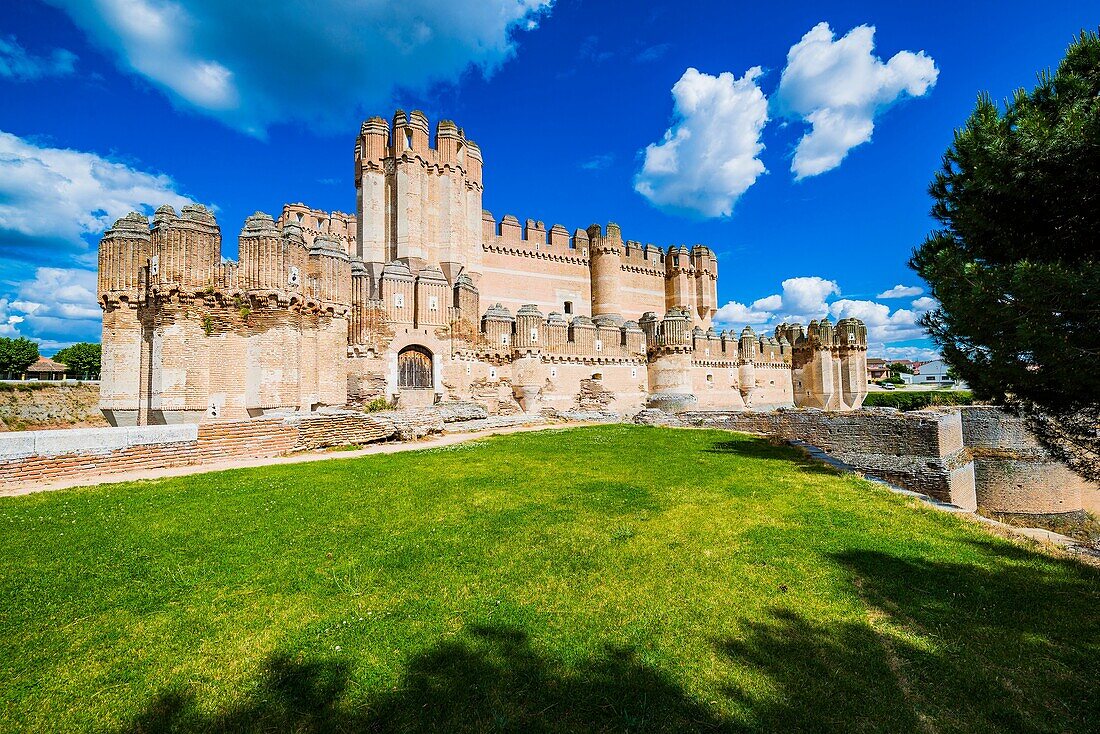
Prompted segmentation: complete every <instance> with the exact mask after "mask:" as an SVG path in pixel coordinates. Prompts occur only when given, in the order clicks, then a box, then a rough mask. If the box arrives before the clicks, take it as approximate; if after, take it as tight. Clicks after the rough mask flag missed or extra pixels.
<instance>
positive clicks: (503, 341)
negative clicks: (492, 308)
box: [500, 334, 509, 347]
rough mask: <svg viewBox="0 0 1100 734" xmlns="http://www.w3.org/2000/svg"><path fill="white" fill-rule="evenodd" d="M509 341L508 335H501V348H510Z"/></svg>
mask: <svg viewBox="0 0 1100 734" xmlns="http://www.w3.org/2000/svg"><path fill="white" fill-rule="evenodd" d="M508 341H509V338H508V335H507V334H501V335H500V346H502V347H506V346H508Z"/></svg>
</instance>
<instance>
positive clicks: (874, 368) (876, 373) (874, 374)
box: [867, 359, 890, 382]
mask: <svg viewBox="0 0 1100 734" xmlns="http://www.w3.org/2000/svg"><path fill="white" fill-rule="evenodd" d="M889 376H890V370H889V369H888V368H887V366H886V360H885V359H868V360H867V379H869V380H870V381H871V382H878V381H879V380H882V379H885V378H887V377H889Z"/></svg>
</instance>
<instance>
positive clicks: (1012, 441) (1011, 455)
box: [960, 405, 1100, 516]
mask: <svg viewBox="0 0 1100 734" xmlns="http://www.w3.org/2000/svg"><path fill="white" fill-rule="evenodd" d="M960 412H961V413H962V427H963V441H964V443H965V444H966V446H967V448H968V449H970V453H971V454H972V455H973V457H974V475H975V479H976V488H977V496H978V506H979V507H980V508H982V509H983V510H988V511H990V512H997V513H1004V514H1012V515H1049V516H1065V515H1078V514H1080V513H1081V511H1082V509H1083V508H1084V509H1092V510H1094V511H1095V509H1096V505H1097V503H1096V498H1097V495H1100V488H1098V487H1097V486H1096V485H1095V484H1093V483H1092V482H1089V481H1087V480H1085V479H1084V478H1082V477H1081V476H1079V475H1078V474H1076V473H1074V472H1073V471H1072V470H1070V468H1069V467H1067V466H1066V465H1064V464H1062V463H1060V462H1058V461H1057V460H1056V459H1055V458H1054V457H1052V456H1051V455H1050V454H1049V453H1048V452H1047V451H1046V449H1044V448H1043V447H1042V446H1041V445H1040V444H1039V442H1038V441H1036V440H1035V437H1034V436H1033V435H1032V434H1031V432H1030V431H1028V430H1027V428H1026V427H1025V426H1024V424H1023V421H1021V420H1020V418H1018V417H1017V416H1014V415H1012V414H1010V413H1006V412H1005V411H1003V410H1000V409H999V408H995V407H993V406H987V405H973V406H965V407H962V408H960Z"/></svg>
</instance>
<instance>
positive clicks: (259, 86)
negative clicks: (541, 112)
mask: <svg viewBox="0 0 1100 734" xmlns="http://www.w3.org/2000/svg"><path fill="white" fill-rule="evenodd" d="M50 2H52V3H53V4H55V5H57V6H59V7H61V8H62V9H64V10H65V11H66V12H67V13H68V14H69V15H70V16H71V17H72V19H73V20H74V21H75V22H76V24H77V25H78V26H80V27H81V28H82V29H83V30H84V31H85V32H86V33H87V34H88V35H89V36H90V37H91V38H92V39H93V40H94V41H95V42H96V43H98V44H99V45H100V46H102V47H103V48H105V49H107V50H108V51H109V52H110V53H112V54H113V55H115V56H116V57H117V58H118V59H119V62H120V65H121V66H123V67H126V68H128V69H130V70H133V71H134V72H136V73H138V74H140V75H142V76H144V77H145V78H147V79H149V80H151V81H152V82H153V83H154V84H156V85H157V86H159V87H161V88H162V89H164V90H166V91H167V92H168V93H169V95H170V97H171V98H172V99H173V100H175V101H177V102H179V103H181V104H183V105H186V106H189V107H193V108H195V109H198V110H199V111H201V112H203V113H206V114H209V115H212V116H214V117H216V118H218V119H220V120H222V121H223V122H225V123H227V124H229V125H231V126H233V127H236V128H238V129H241V130H244V131H247V132H249V133H252V134H256V135H262V134H263V133H264V131H265V130H266V128H267V126H268V125H270V124H272V123H274V122H280V121H287V120H296V121H300V122H304V123H307V124H322V125H328V126H333V127H335V126H338V125H346V124H347V123H348V121H349V120H351V119H352V118H354V117H355V116H357V115H361V114H362V113H363V112H364V110H369V111H371V112H377V111H378V109H379V107H389V106H390V105H391V104H392V102H393V99H392V97H393V95H394V94H395V93H397V92H398V91H399V90H416V91H425V90H426V89H428V88H429V87H430V86H431V85H433V84H434V83H437V82H449V81H454V80H456V79H457V78H459V77H460V76H461V75H462V74H463V73H464V72H466V71H467V70H468V69H470V68H471V67H473V68H476V69H479V70H480V71H481V72H482V73H484V74H488V73H491V72H492V71H493V70H495V68H496V67H497V66H499V65H500V64H501V63H502V62H503V61H505V60H506V59H507V58H508V57H509V56H510V55H511V54H512V53H513V51H514V48H515V43H514V40H513V33H514V32H515V31H516V30H532V29H534V28H536V27H537V26H538V19H539V15H540V13H542V12H545V11H546V10H547V9H548V7H549V0H483V1H482V2H474V1H472V0H450V1H449V2H444V3H441V2H436V0H376V1H374V2H347V0H313V2H311V3H308V4H303V3H301V2H293V1H292V0H266V2H264V3H262V8H261V9H260V10H258V9H257V6H256V5H255V4H254V3H246V2H225V0H175V1H174V2H172V1H169V0H50Z"/></svg>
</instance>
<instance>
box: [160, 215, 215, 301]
mask: <svg viewBox="0 0 1100 734" xmlns="http://www.w3.org/2000/svg"><path fill="white" fill-rule="evenodd" d="M152 253H153V254H152V257H151V259H150V264H149V278H150V283H151V284H152V285H153V286H154V287H158V288H167V289H178V290H180V291H184V292H188V293H194V292H198V291H201V290H203V289H205V288H207V287H209V286H211V285H212V283H213V274H214V266H215V265H216V264H217V263H218V262H220V261H221V229H219V228H218V222H217V220H216V219H215V218H214V215H213V214H212V213H211V212H210V210H209V209H207V208H206V207H204V206H202V205H200V204H188V205H187V206H185V207H183V208H182V209H181V210H180V213H179V215H178V216H177V215H176V212H175V210H174V209H173V208H172V207H170V206H162V207H160V208H159V209H157V211H156V214H155V215H154V217H153V232H152Z"/></svg>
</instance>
